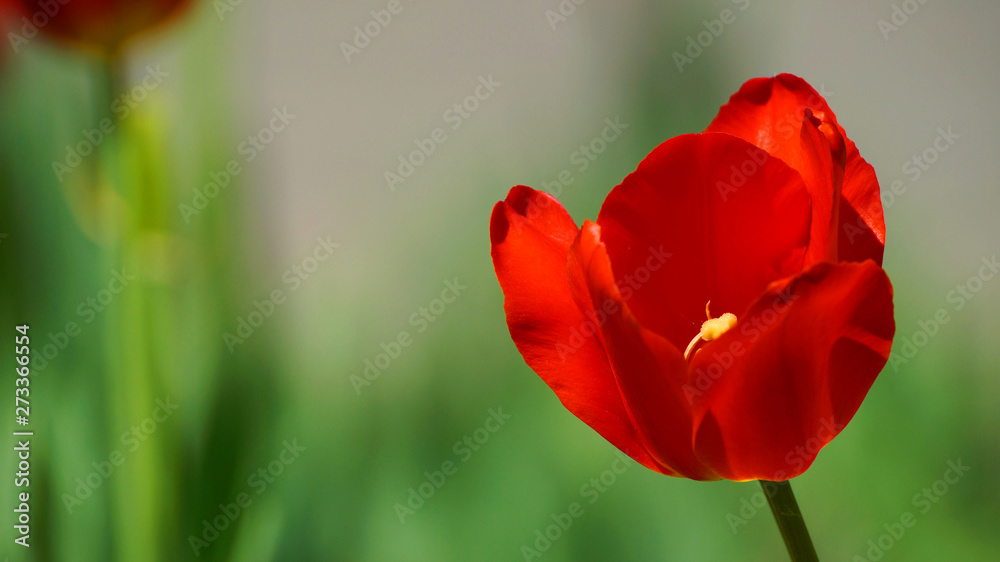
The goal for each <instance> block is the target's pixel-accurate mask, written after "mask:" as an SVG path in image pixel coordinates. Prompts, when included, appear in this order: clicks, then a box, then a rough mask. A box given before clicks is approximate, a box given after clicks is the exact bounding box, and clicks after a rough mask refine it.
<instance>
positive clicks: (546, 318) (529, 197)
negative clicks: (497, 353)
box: [490, 186, 672, 474]
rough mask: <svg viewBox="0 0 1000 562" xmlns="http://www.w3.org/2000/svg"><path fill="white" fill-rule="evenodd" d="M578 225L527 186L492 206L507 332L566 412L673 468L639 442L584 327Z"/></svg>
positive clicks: (648, 462)
mask: <svg viewBox="0 0 1000 562" xmlns="http://www.w3.org/2000/svg"><path fill="white" fill-rule="evenodd" d="M578 232H579V229H578V228H577V227H576V225H575V224H574V223H573V220H572V219H571V218H570V216H569V214H568V213H566V211H565V209H563V207H562V205H560V204H559V202H558V201H556V200H555V199H553V198H552V197H550V196H548V195H547V194H545V193H542V192H538V191H535V190H533V189H531V188H529V187H525V186H517V187H514V188H513V189H511V190H510V193H509V194H508V195H507V198H506V199H505V200H504V201H501V202H498V203H497V204H496V206H495V207H494V208H493V216H492V218H491V220H490V239H491V241H492V245H493V249H492V254H493V265H494V268H495V269H496V274H497V278H498V279H499V281H500V286H501V287H502V288H503V293H504V310H505V311H506V314H507V325H508V327H509V328H510V334H511V337H512V338H513V340H514V343H515V344H516V345H517V349H518V351H520V352H521V355H522V356H524V360H525V362H527V363H528V365H529V366H530V367H531V368H532V369H533V370H534V371H535V372H536V373H538V375H539V376H540V377H541V378H542V380H544V381H545V383H546V384H548V385H549V387H550V388H551V389H552V390H553V391H554V392H555V393H556V395H557V396H558V397H559V399H560V401H562V403H563V405H565V406H566V408H567V409H568V410H569V411H570V412H572V413H573V414H574V415H575V416H577V417H578V418H580V419H581V420H582V421H583V422H584V423H586V424H587V425H589V426H590V427H592V428H593V429H594V430H596V431H597V432H598V433H599V434H601V436H603V437H604V438H605V439H607V440H608V441H609V442H611V444H612V445H614V446H615V447H617V448H619V449H621V450H622V451H623V452H624V453H625V454H627V455H629V456H630V457H632V458H633V459H635V460H636V461H638V462H639V463H641V464H643V465H645V466H647V467H649V468H651V469H653V470H657V471H659V472H664V473H666V474H672V472H671V471H669V469H666V468H664V467H663V466H661V465H660V464H659V463H657V462H655V461H654V460H653V459H652V458H651V457H650V455H649V453H647V452H646V449H645V447H644V446H643V445H642V444H641V443H640V442H639V440H638V437H637V435H636V430H635V428H634V427H633V426H632V424H631V422H630V420H629V417H628V414H627V413H626V410H625V406H624V404H623V403H622V399H621V395H620V393H619V391H618V386H617V383H616V382H615V378H614V375H613V373H612V371H611V366H610V364H609V362H608V357H607V354H606V353H605V351H604V347H603V345H602V343H601V340H600V338H599V337H594V336H593V335H591V334H592V333H593V332H590V331H588V327H589V326H592V325H593V322H592V321H590V319H589V318H588V317H587V316H585V315H584V312H583V311H581V309H580V308H579V307H578V306H577V304H576V302H574V300H573V296H572V295H571V294H570V290H569V281H568V279H567V275H566V264H567V258H568V253H569V249H570V244H571V243H572V242H573V240H574V239H575V238H576V236H577V233H578ZM591 313H592V310H591Z"/></svg>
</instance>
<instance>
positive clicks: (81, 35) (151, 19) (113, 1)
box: [12, 0, 191, 53]
mask: <svg viewBox="0 0 1000 562" xmlns="http://www.w3.org/2000/svg"><path fill="white" fill-rule="evenodd" d="M12 1H13V3H14V4H16V5H18V6H19V7H20V10H21V12H22V14H21V15H22V19H21V20H20V22H21V23H20V24H18V25H17V28H16V29H15V31H19V32H20V33H22V34H25V38H27V39H30V37H27V35H28V34H32V35H33V33H34V31H33V30H35V29H37V30H39V31H41V32H42V33H45V34H47V35H50V36H52V37H55V38H57V39H60V40H63V41H67V42H69V43H72V44H77V45H83V46H86V47H90V48H96V49H98V50H99V51H102V52H105V53H116V52H117V51H118V50H120V49H121V47H122V45H124V43H125V42H126V41H127V40H128V39H129V38H131V37H132V36H134V35H136V34H139V33H143V32H145V31H148V30H150V29H153V28H155V27H157V26H160V25H163V24H165V23H167V22H168V21H170V20H171V19H172V18H173V17H174V16H176V15H177V14H178V13H180V12H181V11H182V10H183V9H184V8H186V7H187V6H188V5H189V4H191V0H12ZM21 24H23V25H21ZM22 28H23V29H22Z"/></svg>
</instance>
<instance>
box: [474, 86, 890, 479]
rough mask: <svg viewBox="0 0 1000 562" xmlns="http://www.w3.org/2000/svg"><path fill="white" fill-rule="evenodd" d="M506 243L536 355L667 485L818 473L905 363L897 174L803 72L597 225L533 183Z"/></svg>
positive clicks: (754, 95) (514, 308)
mask: <svg viewBox="0 0 1000 562" xmlns="http://www.w3.org/2000/svg"><path fill="white" fill-rule="evenodd" d="M490 238H491V241H492V255H493V264H494V267H495V269H496V274H497V277H498V279H499V281H500V286H501V287H502V289H503V292H504V297H505V302H504V309H505V311H506V315H507V324H508V327H509V328H510V333H511V336H512V338H513V340H514V342H515V344H516V345H517V348H518V350H519V351H520V352H521V354H522V355H523V356H524V359H525V361H526V362H527V363H528V365H529V366H530V367H531V368H532V369H533V370H534V371H535V372H536V373H538V375H539V376H540V377H541V378H542V379H543V380H544V381H545V382H546V383H547V384H548V385H549V387H551V388H552V390H553V391H555V393H556V395H557V396H558V397H559V399H560V400H561V401H562V403H563V405H565V406H566V408H568V409H569V410H570V411H571V412H572V413H573V414H575V415H576V416H577V417H579V418H580V419H581V420H583V421H584V422H585V423H586V424H588V425H589V426H590V427H592V428H593V429H594V430H596V431H597V432H598V433H600V434H601V435H602V436H603V437H604V438H605V439H607V440H608V441H610V442H611V443H612V444H613V445H614V446H616V447H618V448H619V449H621V450H622V451H624V452H625V453H626V454H628V455H629V456H630V457H632V458H633V459H635V460H636V461H638V462H640V463H642V464H643V465H645V466H647V467H649V468H651V469H653V470H656V471H659V472H661V473H663V474H667V475H670V476H678V477H685V478H692V479H695V480H715V479H720V478H725V479H729V480H740V481H742V480H753V479H763V480H787V479H789V478H792V477H794V476H797V475H799V474H801V473H802V472H804V471H805V470H806V469H807V468H808V467H809V465H811V464H812V462H813V460H815V457H816V454H817V453H818V452H819V450H820V449H821V448H822V447H823V446H825V445H826V444H827V443H829V442H830V441H831V440H832V439H833V438H834V437H835V436H836V435H837V434H838V433H839V432H840V431H841V430H842V429H843V427H844V426H845V425H846V424H847V423H848V422H849V421H850V420H851V418H852V417H853V416H854V413H855V412H856V411H857V409H858V407H859V406H860V405H861V402H862V400H863V399H864V397H865V395H866V394H867V393H868V390H869V388H870V387H871V385H872V383H873V382H874V381H875V377H876V376H877V375H878V373H879V372H880V371H881V370H882V367H883V366H884V365H885V363H886V361H887V359H888V355H889V348H890V347H891V344H892V337H893V334H894V332H895V322H894V320H893V307H892V287H891V285H890V283H889V279H888V277H887V276H886V274H885V272H884V271H883V270H882V268H881V263H882V252H883V247H884V240H885V223H884V221H883V218H882V206H881V203H880V200H879V186H878V181H877V180H876V178H875V172H874V170H873V169H872V167H871V166H870V165H869V164H868V163H867V162H865V160H864V159H863V158H862V157H861V156H860V154H859V153H858V150H857V148H856V147H855V145H854V143H853V142H851V141H850V140H849V139H848V138H847V136H846V134H845V133H844V130H843V129H842V128H841V127H840V125H838V124H837V120H836V117H835V116H834V114H833V112H832V111H831V110H830V108H829V106H828V105H827V104H826V101H825V100H824V99H823V98H822V97H821V96H820V95H819V94H818V93H817V92H816V91H815V90H814V89H813V88H812V87H811V86H809V84H807V83H806V82H805V81H804V80H802V79H801V78H798V77H796V76H792V75H788V74H782V75H779V76H777V77H774V78H758V79H754V80H750V81H749V82H747V83H746V84H744V86H743V87H742V88H741V89H740V91H739V92H737V93H736V94H735V95H733V96H732V98H731V99H730V101H729V103H728V104H726V105H724V106H723V107H722V108H721V110H720V111H719V114H718V116H717V117H716V118H715V120H714V121H712V123H711V125H709V127H708V129H706V131H705V132H703V133H700V134H690V135H682V136H679V137H675V138H673V139H670V140H668V141H666V142H664V143H663V144H661V145H660V146H659V147H657V148H656V149H655V150H653V152H652V153H650V154H649V156H647V157H646V158H645V160H643V161H642V162H641V163H640V164H639V167H638V169H637V170H636V171H635V172H634V173H632V174H630V175H629V176H628V177H626V178H625V180H624V181H623V182H622V183H621V184H620V185H618V186H617V187H615V188H614V189H613V190H612V191H611V193H610V194H609V195H608V197H607V199H606V200H605V201H604V205H603V207H602V208H601V212H600V214H599V215H598V218H597V222H596V223H594V222H590V221H585V222H584V224H583V227H582V228H578V227H577V225H576V224H575V223H574V222H573V220H572V219H571V218H570V216H569V215H568V214H567V213H566V211H565V210H564V209H563V207H562V206H561V205H560V204H559V203H558V202H557V201H556V200H555V199H554V198H552V197H550V196H549V195H548V194H545V193H542V192H539V191H535V190H533V189H531V188H529V187H525V186H517V187H514V188H513V189H511V191H510V193H509V194H508V195H507V198H506V199H505V200H504V201H500V202H498V203H497V204H496V206H495V207H494V208H493V215H492V218H491V221H490ZM706 315H707V317H708V319H707V320H706Z"/></svg>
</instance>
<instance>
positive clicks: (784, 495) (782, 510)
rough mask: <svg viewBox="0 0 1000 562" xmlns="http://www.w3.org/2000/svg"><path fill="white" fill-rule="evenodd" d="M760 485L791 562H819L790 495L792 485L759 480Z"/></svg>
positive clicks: (792, 496) (800, 514) (786, 482)
mask: <svg viewBox="0 0 1000 562" xmlns="http://www.w3.org/2000/svg"><path fill="white" fill-rule="evenodd" d="M760 485H761V487H762V488H764V495H765V496H766V497H767V503H768V505H770V506H771V513H773V514H774V520H775V521H776V522H777V523H778V530H779V531H781V538H782V539H784V540H785V548H787V549H788V556H789V557H790V558H791V560H792V562H819V558H818V557H817V556H816V549H815V548H813V543H812V539H811V538H809V530H808V529H806V520H805V519H803V518H802V512H801V511H800V510H799V504H798V503H797V502H796V501H795V494H793V493H792V484H791V483H790V482H788V481H787V480H786V481H784V482H771V481H770V480H761V481H760Z"/></svg>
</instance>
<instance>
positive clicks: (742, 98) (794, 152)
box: [705, 74, 885, 265]
mask: <svg viewBox="0 0 1000 562" xmlns="http://www.w3.org/2000/svg"><path fill="white" fill-rule="evenodd" d="M806 109H809V110H811V111H812V112H815V113H818V114H822V115H823V116H824V117H823V118H824V119H826V120H828V121H830V122H832V123H836V117H835V116H834V113H833V111H832V110H831V109H830V106H829V105H827V103H826V100H825V99H823V96H821V95H820V94H819V93H818V92H817V91H816V90H815V89H813V87H812V86H810V85H809V84H808V83H807V82H806V81H805V80H803V79H801V78H799V77H798V76H794V75H792V74H779V75H778V76H775V77H774V78H754V79H753V80H749V81H747V82H746V83H745V84H744V85H743V87H742V88H740V91H738V92H736V93H735V94H733V96H732V97H731V98H730V99H729V103H727V104H726V105H724V106H722V107H721V108H720V110H719V114H718V116H716V118H715V119H714V120H713V121H712V123H711V124H710V125H709V126H708V128H707V129H705V131H706V132H716V133H728V134H731V135H735V136H737V137H740V138H742V139H744V140H747V141H749V142H751V143H753V144H754V145H756V146H758V147H760V148H762V149H764V150H766V151H767V152H768V153H770V154H772V155H774V156H775V157H777V158H780V159H781V160H784V161H785V162H786V163H787V164H788V165H790V166H791V167H792V168H794V169H795V170H796V171H798V172H799V173H800V174H801V175H802V177H803V178H804V179H805V181H806V184H807V186H808V187H809V190H810V194H811V195H813V207H814V211H813V212H814V217H818V218H814V221H815V222H816V223H818V224H815V225H814V227H813V233H814V236H813V237H814V238H815V236H816V233H817V232H819V231H822V230H825V229H824V228H823V227H822V226H821V225H822V224H825V223H824V222H823V217H826V219H827V220H829V217H830V216H831V214H832V211H833V207H832V199H831V197H830V194H831V193H832V191H831V190H830V188H829V187H828V183H827V182H826V181H825V180H824V179H823V178H824V177H828V175H829V165H828V163H827V162H826V161H825V160H824V158H823V157H822V156H820V155H818V154H817V153H816V151H817V147H818V146H819V145H817V144H816V143H817V142H818V141H819V139H818V138H817V137H816V136H815V134H813V133H811V132H810V131H809V129H810V127H809V123H808V122H809V119H808V115H807V114H806V113H805V110H806ZM836 126H837V129H838V131H839V132H840V134H841V135H842V136H843V140H844V142H845V144H846V166H845V171H844V180H843V188H842V190H841V195H840V199H839V208H838V209H837V212H838V213H837V224H836V230H837V232H838V233H839V234H838V244H837V248H838V255H837V257H838V261H856V262H861V261H864V260H866V259H871V260H873V261H875V263H876V264H878V265H881V264H882V253H883V251H884V247H885V219H884V217H883V214H882V201H881V199H880V198H879V185H878V179H877V178H876V177H875V170H874V168H872V166H871V165H870V164H868V162H866V161H865V159H864V158H862V157H861V154H860V153H859V152H858V148H857V146H855V144H854V142H852V141H851V140H850V139H849V138H847V134H846V133H845V132H844V129H843V127H841V126H840V125H839V124H838V125H836ZM824 197H826V198H825V199H824ZM825 201H830V203H829V204H825ZM816 246H817V247H818V246H819V244H816ZM817 252H818V250H817Z"/></svg>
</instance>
